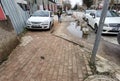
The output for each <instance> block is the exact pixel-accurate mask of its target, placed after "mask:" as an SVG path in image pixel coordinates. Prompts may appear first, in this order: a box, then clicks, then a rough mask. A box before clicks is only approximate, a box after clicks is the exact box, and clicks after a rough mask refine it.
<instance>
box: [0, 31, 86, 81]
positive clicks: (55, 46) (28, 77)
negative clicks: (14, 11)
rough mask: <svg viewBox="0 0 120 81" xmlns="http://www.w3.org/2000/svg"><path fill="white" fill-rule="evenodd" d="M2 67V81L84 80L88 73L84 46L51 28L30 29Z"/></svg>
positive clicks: (0, 75)
mask: <svg viewBox="0 0 120 81" xmlns="http://www.w3.org/2000/svg"><path fill="white" fill-rule="evenodd" d="M25 36H30V37H32V39H33V40H32V41H31V42H29V43H28V44H27V45H25V46H19V45H18V46H17V47H16V49H14V51H13V52H12V53H11V54H10V56H9V59H8V60H7V61H6V62H5V63H3V64H2V65H1V67H0V69H1V70H0V81H82V80H83V78H84V77H85V75H86V73H87V69H86V65H85V61H84V57H83V53H82V51H81V48H80V47H79V46H77V45H75V44H73V43H70V42H68V41H66V40H64V39H61V38H58V37H55V36H53V35H52V34H51V33H50V32H49V31H45V32H39V31H37V32H36V31H29V32H28V33H26V34H25Z"/></svg>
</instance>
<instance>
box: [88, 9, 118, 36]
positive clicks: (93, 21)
mask: <svg viewBox="0 0 120 81" xmlns="http://www.w3.org/2000/svg"><path fill="white" fill-rule="evenodd" d="M101 13H102V11H101V10H96V12H95V13H90V15H91V16H88V24H89V25H90V26H91V27H92V28H93V29H95V32H97V30H98V26H99V20H100V17H101ZM119 30H120V17H119V15H118V14H117V13H116V12H114V11H107V15H106V19H105V22H104V27H103V31H102V33H103V34H118V32H119Z"/></svg>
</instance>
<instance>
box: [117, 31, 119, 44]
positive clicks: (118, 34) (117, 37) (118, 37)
mask: <svg viewBox="0 0 120 81" xmlns="http://www.w3.org/2000/svg"><path fill="white" fill-rule="evenodd" d="M117 41H118V43H119V44H120V31H119V33H118V35H117Z"/></svg>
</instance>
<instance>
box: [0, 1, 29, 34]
mask: <svg viewBox="0 0 120 81" xmlns="http://www.w3.org/2000/svg"><path fill="white" fill-rule="evenodd" d="M1 3H2V6H3V9H4V11H5V14H6V15H8V16H9V18H10V19H11V22H12V24H13V27H14V30H15V31H16V33H17V34H20V33H21V32H22V31H23V30H24V27H25V25H26V20H27V19H28V17H29V14H28V13H27V12H26V11H23V10H22V8H21V7H20V6H19V5H18V4H17V3H16V2H15V1H14V0H1Z"/></svg>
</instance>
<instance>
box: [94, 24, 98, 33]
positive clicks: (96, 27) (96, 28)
mask: <svg viewBox="0 0 120 81" xmlns="http://www.w3.org/2000/svg"><path fill="white" fill-rule="evenodd" d="M94 28H95V29H94V31H95V33H97V31H98V26H97V24H95V25H94Z"/></svg>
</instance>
